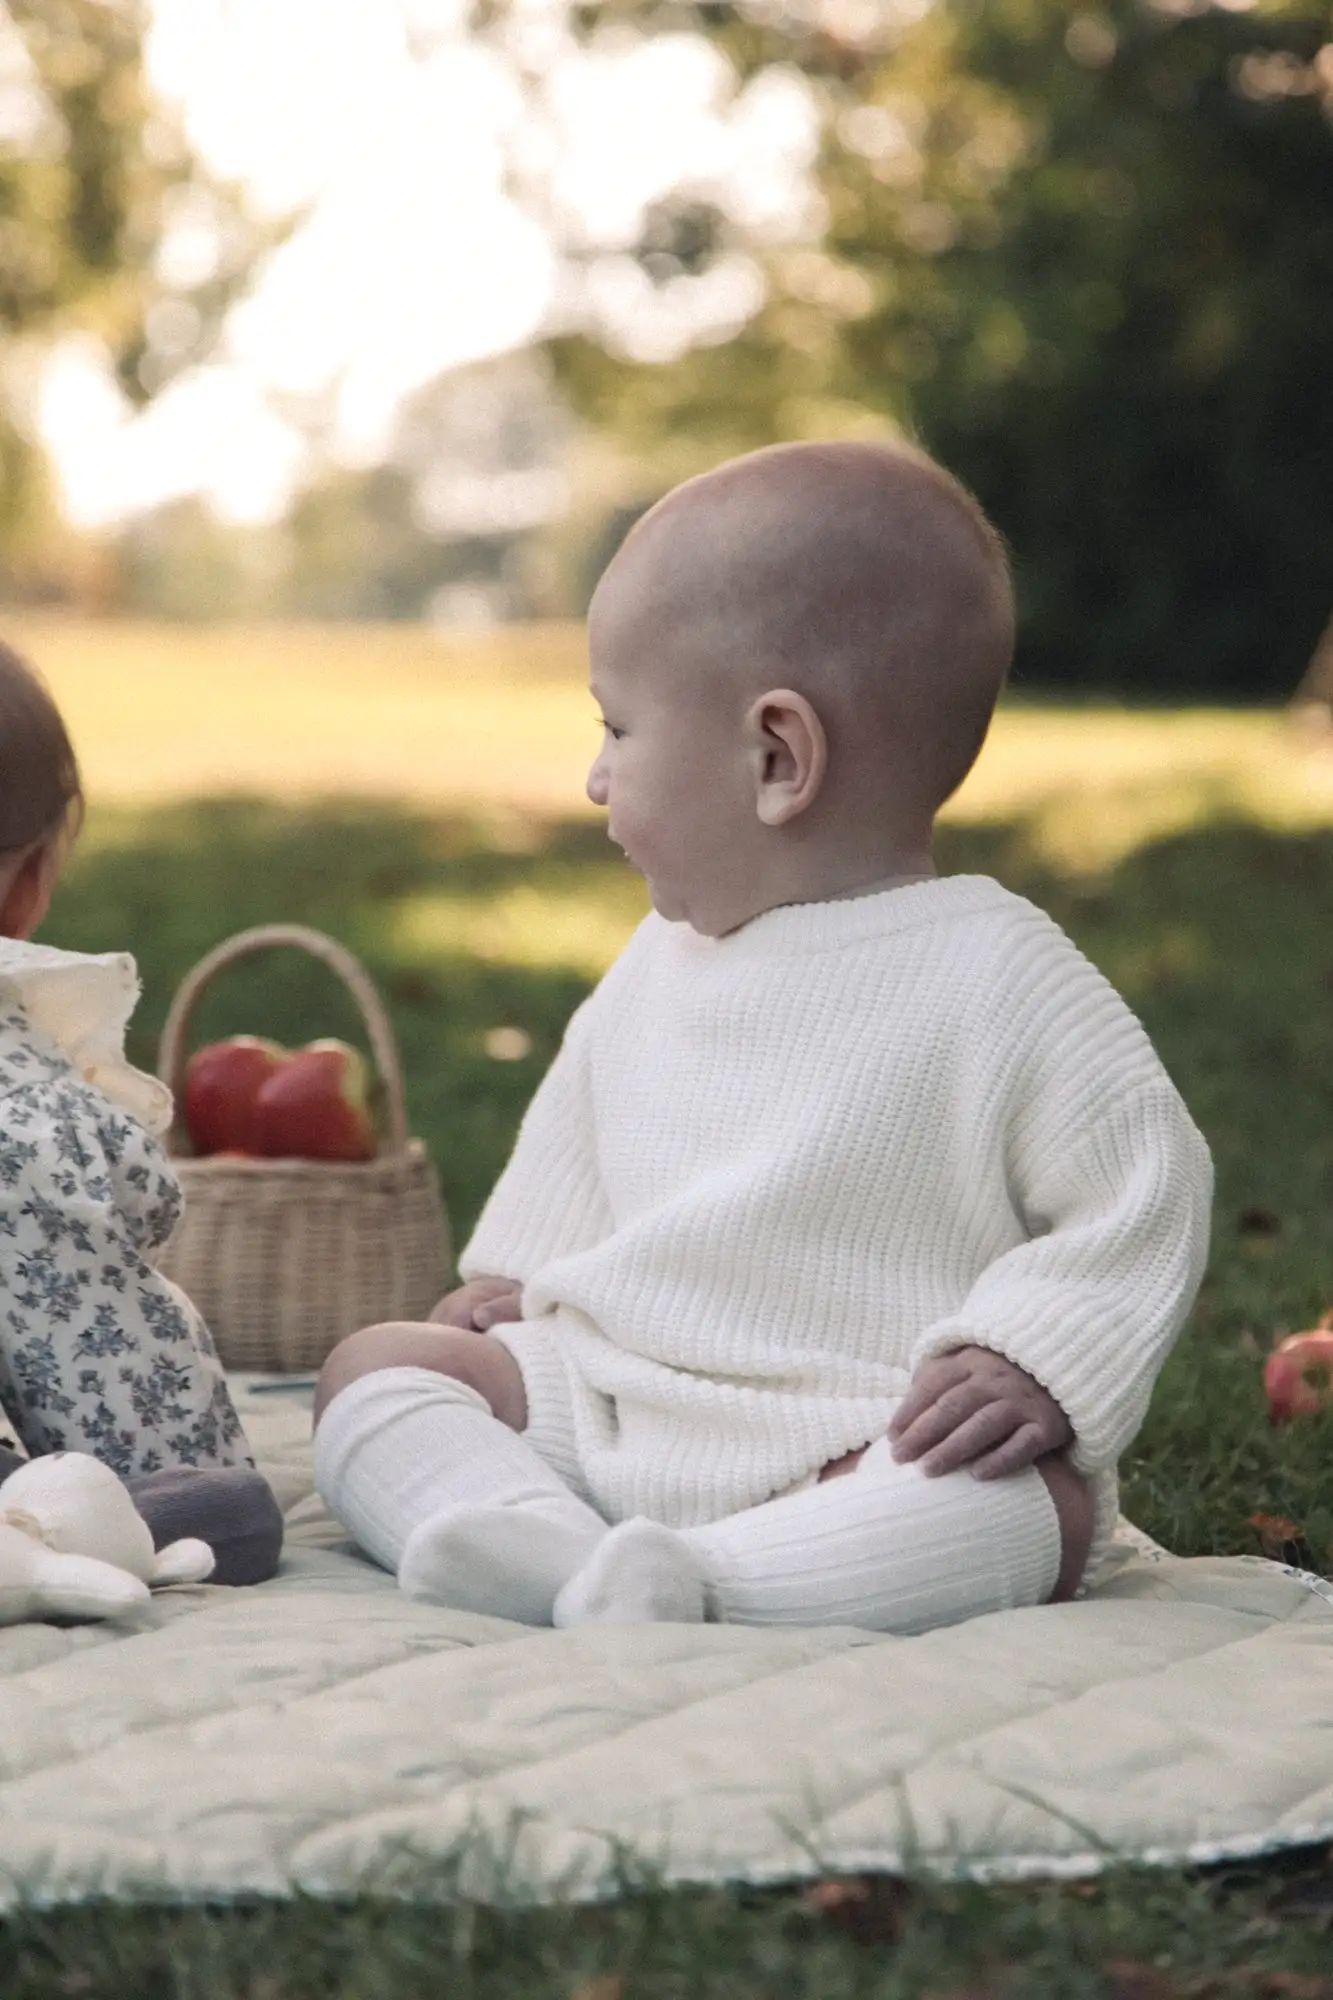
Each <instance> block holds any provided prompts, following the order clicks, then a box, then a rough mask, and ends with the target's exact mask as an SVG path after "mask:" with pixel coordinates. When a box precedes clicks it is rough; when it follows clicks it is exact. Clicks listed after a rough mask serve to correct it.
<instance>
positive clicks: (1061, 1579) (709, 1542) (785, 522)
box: [315, 444, 1212, 1633]
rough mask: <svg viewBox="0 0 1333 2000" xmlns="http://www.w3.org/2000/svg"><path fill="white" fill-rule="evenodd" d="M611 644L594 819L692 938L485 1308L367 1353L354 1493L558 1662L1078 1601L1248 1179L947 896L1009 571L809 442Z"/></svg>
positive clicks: (332, 1385)
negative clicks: (947, 837) (942, 825)
mask: <svg viewBox="0 0 1333 2000" xmlns="http://www.w3.org/2000/svg"><path fill="white" fill-rule="evenodd" d="M588 635H589V648H590V657H591V666H592V675H591V679H592V688H593V692H594V695H595V697H596V699H597V700H598V701H599V702H600V704H601V708H602V712H603V716H604V740H603V743H602V747H601V750H600V753H599V755H598V757H597V759H596V762H595V763H594V764H593V767H592V770H591V773H590V776H589V779H588V792H589V796H590V797H591V798H592V800H593V801H594V802H595V803H596V804H597V805H599V806H604V807H606V808H607V809H608V813H609V821H610V828H609V830H610V835H611V838H612V839H613V840H614V841H616V842H617V843H618V844H619V845H620V846H621V847H622V848H623V849H624V851H625V853H626V855H627V856H628V858H629V859H630V861H631V862H632V863H633V864H634V866H635V867H636V868H638V869H640V870H641V871H642V873H643V875H644V876H645V878H646V880H647V883H648V887H649V890H650V892H651V896H652V901H653V906H654V913H653V914H651V915H650V916H648V917H647V918H646V919H645V921H644V922H643V924H642V925H641V926H640V928H639V929H638V931H637V932H636V933H635V935H634V937H633V938H632V939H631V941H630V943H629V945H628V946H627V948H626V949H625V951H624V953H623V954H622V956H621V957H620V959H619V960H618V961H617V962H616V964H615V965H614V966H613V967H612V968H611V970H610V972H609V973H608V974H607V975H606V977H605V979H603V981H602V982H601V984H600V986H598V988H597V989H596V991H595V992H594V993H593V994H592V995H591V996H590V998H589V999H588V1000H587V1001H586V1002H585V1003H584V1004H583V1005H582V1006H581V1007H580V1008H579V1009H578V1011H577V1012H576V1013H575V1015H574V1017H573V1019H572V1020H571V1021H570V1023H569V1027H568V1030H567V1032H566V1035H565V1039H564V1043H563V1046H562V1048H561V1050H560V1053H559V1055H558V1056H557V1058H556V1060H555V1062H554V1063H553V1065H552V1067H551V1069H550V1071H549V1072H548V1074H547V1076H546V1078H545V1079H544V1081H543V1083H542V1085H541V1087H540V1088H539V1090H538V1091H537V1094H536V1096H535V1097H534V1099H533V1101H532V1103H531V1105H530V1106H529V1109H528V1112H527V1115H526V1117H525V1119H524V1121H523V1125H522V1129H521V1131H520V1133H519V1136H518V1140H517V1143H516V1145H515V1148H514V1152H513V1155H512V1157H511V1159H510V1162H509V1164H508V1166H507V1167H506V1169H505V1171H504V1173H503V1175H502V1176H501V1178H500V1180H499V1182H498V1184H497V1186H496V1187H495V1189H494V1191H493V1193H492V1195H491V1197H490V1200H489V1201H488V1203H487V1205H486V1208H485V1211H484V1213H483V1214H482V1217H481V1220H480V1222H479V1223H478V1225H477V1229H476V1231H475V1233H474V1235H473V1237H472V1239H471V1242H470V1243H469V1244H468V1246H467V1250H466V1252H465V1254H464V1256H463V1257H462V1258H461V1259H460V1265H459V1268H460V1272H461V1275H462V1277H463V1278H464V1280H465V1282H464V1284H463V1285H462V1287H461V1288H460V1289H459V1290H457V1291H455V1292H453V1293H451V1294H450V1295H449V1296H448V1297H447V1298H445V1299H443V1300H441V1302H440V1304H439V1305H438V1306H437V1308H436V1309H435V1313H434V1314H433V1316H432V1323H430V1324H425V1325H418V1324H389V1325H382V1326H375V1327H369V1328H365V1329H363V1330H362V1331H361V1332H359V1333H356V1334H353V1335H352V1336H351V1337H350V1338H349V1339H347V1340H345V1341H343V1342H342V1344H341V1345H340V1346H339V1347H337V1348H336V1349H335V1350H334V1352H333V1353H332V1355H331V1356H330V1357H329V1360H328V1362H327V1363H326V1365H325V1368H324V1370H323V1374H322V1377H321V1381H320V1387H319V1393H318V1396H317V1400H316V1413H317V1424H318V1429H317V1433H316V1446H315V1450H316V1471H317V1479H318V1483H319V1487H320V1491H321V1492H322V1494H323V1495H324V1497H325V1499H326V1501H327V1503H328V1504H329V1506H330V1507H331V1508H332V1509H333V1511H334V1512H335V1513H336V1514H337V1515H338V1516H339V1518H340V1519H341V1520H342V1521H343V1522H344V1524H345V1525H346V1526H347V1527H348V1529H349V1530H350V1532H351V1533H352V1534H353V1535H354V1536H355V1537H356V1539H357V1540H358V1541H359V1542H360V1543H361V1545H362V1546H363V1547H364V1548H365V1549H366V1550H367V1551H368V1552H369V1553H370V1554H371V1555H372V1556H374V1557H375V1558H376V1560H378V1561H379V1562H381V1563H383V1564H384V1565H386V1566H388V1567H390V1568H392V1569H394V1570H395V1571H396V1572H397V1576H398V1579H399V1582H400V1584H401V1585H402V1587H403V1589H404V1590H406V1591H408V1592H409V1593H411V1594H412V1595H414V1596H419V1597H425V1598H430V1599H433V1600H435V1601H437V1602H439V1603H442V1604H446V1605H450V1606H454V1607H457V1608H462V1609H467V1610H472V1611H479V1612H490V1613H495V1614H498V1615H502V1616H506V1617H510V1618H515V1619H521V1620H526V1621H529V1622H532V1623H543V1622H544V1623H554V1624H556V1625H560V1626H571V1625H579V1624H584V1623H590V1622H591V1623H595V1622H612V1623H617V1622H619V1623H627V1622H635V1621H640V1620H650V1619H672V1620H682V1621H694V1620H701V1619H722V1620H731V1621H734V1622H737V1623H742V1624H753V1625H818V1624H846V1625H855V1626H861V1627H865V1628H868V1629H871V1630H874V1631H881V1632H895V1633H913V1632H920V1631H923V1630H926V1629H928V1628H931V1627H934V1626H940V1625H947V1624H950V1623H953V1622H955V1621H957V1620H960V1619H964V1618H968V1617H972V1616H975V1615H976V1614H978V1613H981V1612H987V1611H992V1610H998V1609H1002V1608H1006V1607H1010V1606H1018V1605H1035V1604H1041V1603H1045V1602H1048V1601H1051V1600H1059V1599H1064V1598H1068V1597H1070V1596H1072V1595H1074V1594H1075V1593H1076V1591H1078V1590H1079V1589H1080V1587H1081V1586H1082V1584H1083V1581H1084V1579H1085V1577H1088V1576H1091V1575H1093V1574H1094V1573H1095V1571H1096V1568H1097V1565H1098V1563H1099V1561H1100V1559H1101V1557H1102V1556H1103V1554H1104V1552H1105V1550H1106V1548H1107V1545H1108V1542H1109V1540H1110V1536H1111V1531H1112V1528H1113V1524H1114V1521H1115V1518H1116V1509H1117V1491H1116V1462H1117V1460H1118V1459H1119V1457H1120V1455H1121V1453H1122V1452H1123V1451H1124V1450H1125V1448H1126V1446H1127V1445H1128V1444H1129V1443H1130V1441H1131V1440H1132V1439H1133V1437H1134V1435H1135V1433H1136V1431H1137V1430H1138V1428H1139V1425H1140V1423H1141V1422H1142V1420H1143V1416H1144V1412H1145V1410H1146V1408H1147V1405H1148V1399H1149V1395H1150V1393H1151V1390H1152V1385H1153V1382H1154V1379H1155V1377H1156V1375H1157V1373H1158V1370H1159V1369H1160V1367H1161V1364H1162V1361H1163V1359H1164V1357H1165V1355H1166V1354H1167V1352H1168V1350H1169V1348H1170V1346H1171V1344H1172V1342H1173V1340H1174V1339H1175V1337H1176V1335H1177V1333H1178V1331H1179V1329H1180V1326H1181V1324H1182V1321H1183V1319H1184V1317H1185V1314H1186V1312H1187V1311H1188V1309H1189V1306H1190V1304H1191V1301H1192V1299H1193V1297H1194V1293H1195V1290H1196V1288H1197V1285H1198V1283H1199V1279H1200V1276H1201V1274H1202V1271H1203V1267H1204V1262H1205V1256H1206V1249H1207V1238H1208V1222H1209V1213H1210V1205H1211V1178H1212V1176H1211V1165H1210V1161H1209V1156H1208V1152H1207V1148H1206V1147H1205V1145H1204V1143H1203V1140H1202V1139H1201V1137H1200V1135H1199V1133H1198V1132H1197V1130H1196V1129H1195V1127H1194V1125H1193V1124H1192V1122H1191V1120H1190V1118H1189V1116H1188V1113H1187V1112H1186V1110H1185V1107H1184V1105H1183V1104H1182V1102H1181V1100H1180V1097H1179V1096H1178V1094H1177V1092H1176V1091H1175V1089H1174V1087H1173V1086H1172V1084H1171V1082H1170V1080H1169V1079H1168V1077H1167V1075H1166V1073H1165V1071H1164V1070H1163V1068H1162V1066H1161V1064H1160V1062H1159V1061H1158V1059H1157V1057H1156V1055H1155V1053H1154V1051H1153V1049H1152V1047H1151V1044H1150V1043H1149V1041H1148V1038H1147V1036H1146V1035H1145V1034H1144V1032H1143V1030H1142V1028H1141V1027H1140V1025H1139V1023H1138V1022H1137V1020H1136V1019H1135V1018H1134V1016H1133V1015H1132V1014H1131V1013H1130V1011H1129V1009H1128V1008H1127V1007H1126V1006H1125V1004H1124V1003H1123V1001H1122V1000H1121V999H1120V998H1119V997H1118V995H1117V994H1116V993H1115V992H1114V991H1113V989H1112V988H1111V987H1110V986H1109V985H1108V984H1107V982H1106V981H1105V979H1103V978H1102V977H1101V975H1100V974H1099V973H1098V972H1097V971H1096V970H1095V969H1094V968H1093V967H1092V966H1091V965H1090V964H1089V963H1088V962H1087V960H1086V959H1084V958H1083V957H1082V956H1081V954H1080V953H1079V952H1078V951H1077V950H1076V949H1075V947H1074V946H1073V944H1072V943H1071V942H1070V941H1069V939H1068V938H1067V937H1066V936H1065V935H1064V933H1063V932H1062V931H1061V930H1060V929H1059V928H1058V926H1057V925H1056V924H1055V923H1053V922H1052V921H1051V920H1050V918H1048V917H1047V916H1045V915H1044V914H1043V913H1042V912H1041V911H1039V910H1037V909H1036V908H1034V907H1033V905H1032V904H1030V903H1028V902H1026V901H1024V900H1023V899H1022V898H1021V897H1018V896H1015V895H1012V894H1011V893H1010V892H1008V891H1007V890H1005V889H1004V888H1002V887H1001V886H1000V885H999V883H997V882H995V881H993V880H991V879H990V878H989V877H986V876H954V877H950V878H947V879H940V878H938V877H937V876H936V874H935V869H934V866H933V863H932V858H931V854H932V829H933V823H934V819H935V816H936V814H937V813H938V811H939V809H940V807H941V806H942V805H943V804H944V802H945V800H946V799H948V798H949V796H950V795H951V794H952V793H953V792H954V791H955V790H956V789H957V787H958V785H959V784H960V783H961V782H962V780H963V778H964V777H965V776H966V774H967V772H968V770H969V769H970V768H971V766H972V764H973V762H974V761H975V759H976V757H977V754H978V752H979V750H980V748H981V745H982V742H983V739H984V737H985V735H986V732H987V728H988V726H989V722H990V717H991V713H992V710H993V708H994V705H995V702H996V699H997V696H998V694H999V692H1000V689H1001V686H1002V684H1003V682H1004V680H1005V677H1006V674H1007V671H1008V667H1009V662H1010V658H1011V653H1012V647H1013V604H1012V596H1011V586H1010V581H1009V574H1008V568H1007V564H1006V560H1005V556H1004V552H1003V548H1002V545H1001V543H1000V540H999V538H998V536H997V535H996V534H995V532H994V530H993V529H992V528H991V526H990V525H989V523H988V522H987V521H986V519H985V517H984V516H983V514H982V513H981V511H980V509H979V508H978V507H977V505H976V503H975V502H974V501H973V500H972V499H971V497H970V496H969V495H968V494H967V493H966V492H964V490H963V489H962V488H961V487H960V486H959V485H958V484H957V483H956V482H955V481H954V480H953V479H952V478H951V477H950V476H949V475H948V474H947V473H946V472H944V471H943V470H942V469H941V468H940V467H938V466H936V465H934V464H933V463H931V462H930V461H929V460H928V459H926V458H924V457H923V456H921V455H919V454H917V453H915V452H913V451H910V450H906V449H896V448H891V447H886V446H879V445H870V444H811V445H784V446H777V447H774V448H772V449H769V450H766V451H760V452H756V453H754V454H752V455H749V456H747V457H744V458H741V459H738V460H736V461H734V462H732V463H730V464H727V465H724V466H722V467H721V468H720V469H719V470H718V471H716V472H713V473H710V474H708V475H706V476H704V477H702V478H698V479H693V480H691V481H689V482H688V483H687V484H685V485H684V486H682V487H680V488H678V489H677V490H676V491H675V492H673V493H670V494H668V496H667V497H666V498H665V499H664V500H663V501H661V502H660V503H659V504H658V505H657V506H656V507H654V508H653V509H652V511H651V512H650V513H649V514H647V515H646V516H645V517H644V519H643V520H642V521H640V523H639V524H638V525H637V527H636V528H635V529H634V530H633V532H632V533H631V534H630V536H629V537H628V539H627V540H626V542H625V544H624V546H623V547H622V549H621V550H620V552H619V554H618V555H617V556H616V557H615V559H614V561H613V562H612V563H611V565H610V567H609V569H608V570H607V572H606V574H605V575H604V577H603V579H602V581H601V583H600V585H599V587H598V590H597V592H596V595H595V597H594V600H593V603H592V607H591V610H590V613H589V621H588Z"/></svg>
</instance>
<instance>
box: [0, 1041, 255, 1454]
mask: <svg viewBox="0 0 1333 2000" xmlns="http://www.w3.org/2000/svg"><path fill="white" fill-rule="evenodd" d="M180 1208H181V1194H180V1188H179V1185H178V1184H177V1181H176V1178H175V1176H174V1175H173V1173H172V1171H171V1168H170V1166H169V1164H168V1161H167V1158H166V1155H165V1153H164V1152H163V1151H162V1149H161V1147H160V1146H159V1145H158V1143H157V1141H156V1140H155V1139H154V1138H153V1137H152V1136H151V1135H150V1134H149V1133H148V1132H147V1131H146V1130H145V1128H144V1127H143V1126H142V1125H140V1124H139V1123H138V1121H137V1120H136V1119H134V1118H132V1117H130V1116H129V1115H128V1114H127V1113H126V1112H125V1111H123V1110H121V1109H119V1108H118V1107H117V1106H116V1105H114V1104H112V1103H111V1101H110V1100H109V1099H108V1098H107V1097H105V1096H104V1095H103V1094H102V1092H101V1091H100V1090H97V1089H95V1088H93V1087H92V1086H91V1085H90V1084H88V1083H87V1082H85V1081H84V1078H83V1077H82V1076H81V1075H80V1074H79V1072H78V1070H77V1069H75V1068H74V1067H73V1065H72V1064H71V1063H70V1062H69V1061H68V1060H67V1059H66V1058H65V1056H64V1055H63V1054H62V1053H61V1052H60V1050H59V1049H58V1048H57V1047H56V1045H55V1044H54V1043H53V1042H51V1041H50V1040H48V1039H47V1038H46V1037H45V1036H44V1035H43V1034H42V1033H40V1031H39V1030H37V1029H36V1028H35V1027H34V1026H33V1024H32V1022H31V1021H30V1020H29V1018H28V1016H27V1014H26V1013H25V1012H24V1010H23V1009H22V1008H21V1007H18V1006H15V1005H13V1004H12V1003H9V1004H6V1003H0V1405H2V1406H3V1409H4V1412H5V1415H6V1416H7V1417H8V1419H9V1423H10V1425H11V1426H12V1427H13V1430H14V1431H15V1433H16V1434H17V1436H18V1438H19V1440H20V1442H21V1443H22V1445H23V1447H24V1449H25V1450H26V1451H27V1452H28V1453H29V1454H31V1455H34V1456H35V1455H36V1454H38V1453H41V1452H49V1451H84V1452H90V1453H91V1454H92V1455H93V1456H94V1457H96V1458H100V1459H101V1460H103V1462H104V1463H105V1464H107V1465H109V1466H110V1467H111V1468H112V1470H113V1471H115V1472H118V1473H120V1474H121V1475H122V1476H124V1475H125V1474H127V1473H135V1472H156V1471H159V1470H161V1468H162V1467H164V1466H174V1465H201V1466H212V1465H249V1464H252V1463H253V1461H252V1459H251V1457H250V1454H249V1451H248V1450H247V1448H246V1440H245V1435H244V1432H243V1431H242V1429H241V1425H240V1422H239V1419H238V1418H237V1415H236V1412H235V1410H234V1408H233V1407H232V1401H231V1397H230V1395H229V1394H228V1391H227V1385H226V1381H225V1379H224V1376H223V1372H222V1364H221V1362H220V1361H219V1360H218V1356H217V1351H216V1349H215V1348H214V1346H213V1342H212V1338H211V1337H210V1335H209V1332H208V1329H207V1327H206V1326H205V1325H204V1323H203V1320H202V1319H201V1318H200V1316H199V1314H198V1313H197V1312H196V1310H195V1308H194V1307H193V1306H192V1305H191V1303H190V1301H189V1300H188V1299H187V1298H186V1297H185V1295H184V1293H183V1292H181V1291H179V1290H178V1289H177V1288H176V1286H174V1285H173V1284H171V1283H170V1281H169V1280H168V1279H166V1278H164V1277H163V1276H162V1275H161V1273H160V1272H158V1271H156V1270H155V1269H154V1268H153V1266H152V1264H151V1262H150V1261H149V1259H150V1257H151V1255H152V1253H153V1251H154V1250H156V1249H157V1248H158V1247H159V1246H160V1245H161V1244H163V1243H165V1241H166V1239H167V1237H168V1236H169V1235H170V1234H171V1231H172V1229H173V1228H174V1226H175V1224H176V1220H177V1218H178V1216H179V1214H180Z"/></svg>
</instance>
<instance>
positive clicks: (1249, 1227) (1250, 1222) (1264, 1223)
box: [1236, 1208, 1282, 1236]
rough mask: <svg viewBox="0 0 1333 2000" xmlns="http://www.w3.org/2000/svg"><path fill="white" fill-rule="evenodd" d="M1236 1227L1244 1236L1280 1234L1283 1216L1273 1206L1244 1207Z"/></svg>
mask: <svg viewBox="0 0 1333 2000" xmlns="http://www.w3.org/2000/svg"><path fill="white" fill-rule="evenodd" d="M1236 1227H1237V1229H1239V1231H1240V1233H1241V1235H1242V1236H1280V1235H1281V1234H1282V1217H1281V1216H1280V1215H1274V1213H1273V1211H1272V1209H1271V1208H1243V1209H1242V1210H1241V1212H1240V1217H1239V1219H1238V1221H1237V1223H1236Z"/></svg>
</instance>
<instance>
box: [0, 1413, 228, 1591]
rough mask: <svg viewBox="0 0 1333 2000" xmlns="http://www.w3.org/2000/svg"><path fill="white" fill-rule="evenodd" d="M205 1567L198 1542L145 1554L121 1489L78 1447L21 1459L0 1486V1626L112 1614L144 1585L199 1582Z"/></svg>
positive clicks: (204, 1547)
mask: <svg viewBox="0 0 1333 2000" xmlns="http://www.w3.org/2000/svg"><path fill="white" fill-rule="evenodd" d="M213 1563H214V1558H213V1551H212V1549H210V1548H209V1546H208V1544H207V1542H197V1541H181V1542H172V1543H171V1545H170V1547H169V1548H165V1549H163V1550H161V1552H160V1553H158V1552H155V1551H154V1548H153V1537H152V1533H151V1531H150V1530H149V1527H148V1523H147V1522H146V1521H145V1520H143V1519H142V1517H141V1516H140V1515H139V1513H138V1512H137V1510H136V1508H135V1505H134V1502H133V1500H132V1499H131V1498H130V1495H129V1492H128V1490H127V1489H126V1487H125V1486H124V1485H123V1484H122V1483H121V1481H120V1480H119V1479H117V1477H116V1475H115V1473H114V1472H113V1471H112V1470H111V1468H110V1466H109V1465H103V1464H102V1462H101V1460H100V1459H96V1458H90V1457H89V1456H88V1455H87V1453H86V1452H79V1451H55V1452H51V1453H50V1454H49V1455H48V1456H47V1457H45V1458H34V1459H31V1460H30V1461H29V1462H28V1464H27V1465H21V1466H20V1467H19V1469H18V1471H17V1472H12V1473H11V1474H10V1476H9V1478H8V1479H6V1480H5V1481H4V1483H3V1485H0V1625H19V1624H21V1623H22V1622H23V1621H24V1620H25V1619H34V1618H118V1617H119V1616H120V1615H121V1614H122V1613H123V1612H126V1611H133V1610H134V1609H135V1608H136V1606H138V1605H140V1604H146V1603H147V1602H148V1595H149V1585H150V1584H166V1583H202V1582H203V1580H204V1578H205V1577H207V1576H210V1575H211V1574H212V1571H213Z"/></svg>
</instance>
